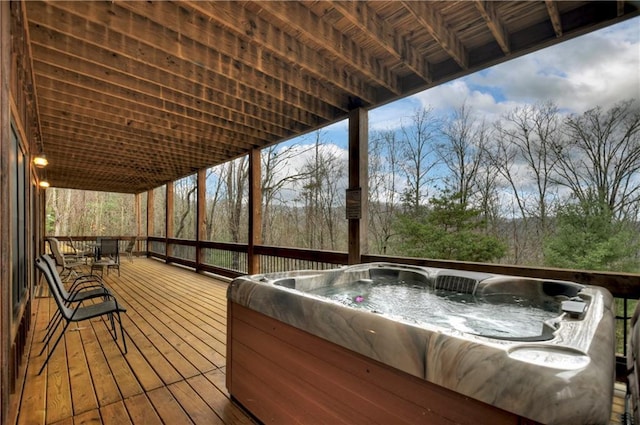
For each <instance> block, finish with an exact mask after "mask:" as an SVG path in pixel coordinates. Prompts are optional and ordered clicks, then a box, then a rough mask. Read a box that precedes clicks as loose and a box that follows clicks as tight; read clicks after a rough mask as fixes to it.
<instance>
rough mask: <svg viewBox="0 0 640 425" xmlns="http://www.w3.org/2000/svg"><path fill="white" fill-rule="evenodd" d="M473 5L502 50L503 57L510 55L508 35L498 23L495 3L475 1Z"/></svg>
mask: <svg viewBox="0 0 640 425" xmlns="http://www.w3.org/2000/svg"><path fill="white" fill-rule="evenodd" d="M475 4H476V8H477V9H478V12H480V15H482V18H483V19H484V21H485V22H486V23H487V27H489V30H491V34H493V37H494V38H495V39H496V42H497V43H498V45H499V46H500V48H501V49H502V52H503V53H504V54H505V55H509V54H511V47H510V43H509V34H507V30H506V29H505V27H504V25H503V23H502V22H501V21H500V17H499V16H498V12H497V11H496V3H495V2H494V1H489V0H476V1H475Z"/></svg>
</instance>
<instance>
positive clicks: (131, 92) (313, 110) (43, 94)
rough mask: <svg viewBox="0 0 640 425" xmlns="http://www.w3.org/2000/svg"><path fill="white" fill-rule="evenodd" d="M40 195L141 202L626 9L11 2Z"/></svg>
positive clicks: (623, 14)
mask: <svg viewBox="0 0 640 425" xmlns="http://www.w3.org/2000/svg"><path fill="white" fill-rule="evenodd" d="M24 5H25V9H26V18H27V22H28V33H29V39H30V47H31V54H32V65H33V72H34V80H35V92H36V97H37V107H38V116H39V125H40V132H41V139H42V144H43V146H44V151H45V153H46V155H47V157H48V159H49V162H50V164H49V166H48V167H47V169H46V173H47V178H48V180H49V181H50V182H51V184H52V186H54V187H64V188H75V189H85V190H100V191H112V192H123V193H139V192H142V191H145V190H149V189H153V188H155V187H158V186H160V185H162V184H164V183H165V182H167V181H171V180H175V179H177V178H180V177H183V176H186V175H189V174H191V173H193V172H195V171H196V170H198V169H200V168H204V167H207V166H212V165H216V164H220V163H223V162H225V161H227V160H229V159H232V158H235V157H238V156H240V155H243V154H245V153H246V152H248V151H249V150H251V149H252V148H259V147H264V146H267V145H270V144H273V143H275V142H278V141H281V140H283V139H287V138H290V137H292V136H295V135H299V134H303V133H305V132H308V131H310V130H313V129H317V128H319V127H322V126H324V125H326V124H328V123H331V122H335V121H337V120H341V119H343V118H346V116H347V114H348V111H349V110H350V109H352V108H354V107H358V106H362V107H365V108H369V107H372V106H377V105H381V104H384V103H388V102H390V101H392V100H395V99H398V98H401V97H404V96H407V95H409V94H412V93H415V92H417V91H420V90H423V89H426V88H429V87H433V86H435V85H438V84H441V83H443V82H446V81H449V80H451V79H454V78H457V77H460V76H463V75H466V74H469V73H471V72H475V71H478V70H480V69H483V68H485V67H487V66H490V65H493V64H496V63H499V62H503V61H506V60H509V59H511V58H514V57H517V56H519V55H522V54H525V53H528V52H531V51H533V50H537V49H540V48H543V47H546V46H549V45H551V44H555V43H558V42H561V41H563V40H566V39H569V38H572V37H575V36H577V35H580V34H584V33H586V32H589V31H592V30H595V29H598V28H602V27H603V26H606V25H610V24H613V23H616V22H619V21H621V20H623V19H627V18H630V17H633V16H637V15H638V8H639V7H640V6H639V4H638V2H633V1H617V2H616V1H603V2H596V1H571V2H564V1H550V0H548V1H399V0H395V1H371V2H343V1H306V2H294V1H281V2H277V1H242V2H240V1H233V2H222V1H216V2H202V1H180V2H168V1H158V2H142V1H130V2H122V1H102V2H97V1H95V2H94V1H72V2H57V1H56V2H53V1H51V2H41V1H27V2H26V3H25V4H24Z"/></svg>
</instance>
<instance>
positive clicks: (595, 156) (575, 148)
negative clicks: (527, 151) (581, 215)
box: [554, 99, 640, 219]
mask: <svg viewBox="0 0 640 425" xmlns="http://www.w3.org/2000/svg"><path fill="white" fill-rule="evenodd" d="M565 126H566V130H565V134H566V138H565V139H564V140H563V141H562V142H561V143H560V142H558V143H556V144H555V145H554V148H555V149H554V152H555V154H556V158H557V161H558V164H559V167H558V173H559V177H558V178H557V179H556V182H557V183H558V184H560V185H563V186H566V187H567V188H569V189H570V190H571V192H572V194H573V195H574V196H575V197H576V198H577V199H578V200H580V201H581V202H585V203H590V202H594V201H595V202H597V203H598V204H599V205H606V206H608V208H609V210H610V211H611V212H612V213H613V214H614V216H615V217H618V218H624V217H625V216H627V215H628V214H629V213H630V212H632V213H636V212H637V210H636V208H637V204H638V202H639V201H640V179H639V178H638V175H639V172H640V105H639V103H638V100H637V99H636V100H632V101H624V102H620V103H618V104H616V105H614V106H613V107H611V108H610V109H609V110H606V111H605V110H603V109H602V108H601V107H596V108H594V109H590V110H588V111H586V112H585V113H583V114H582V115H571V116H569V117H568V118H567V120H566V122H565ZM634 219H635V217H634Z"/></svg>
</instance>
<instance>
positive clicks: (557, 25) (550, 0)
mask: <svg viewBox="0 0 640 425" xmlns="http://www.w3.org/2000/svg"><path fill="white" fill-rule="evenodd" d="M544 3H545V4H546V5H547V12H548V13H549V19H550V20H551V25H553V30H554V31H555V33H556V37H562V19H561V18H560V11H558V4H557V3H556V1H555V0H544Z"/></svg>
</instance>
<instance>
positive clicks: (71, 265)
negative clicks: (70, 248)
mask: <svg viewBox="0 0 640 425" xmlns="http://www.w3.org/2000/svg"><path fill="white" fill-rule="evenodd" d="M47 240H48V241H49V247H50V248H51V253H52V254H53V258H54V259H55V260H56V265H57V266H58V267H61V268H62V270H60V277H61V278H62V279H63V280H68V279H71V278H72V277H78V276H79V275H81V274H83V273H82V272H81V269H82V267H83V266H84V265H86V264H85V262H84V260H81V259H79V258H77V257H73V256H66V255H64V254H63V253H62V248H61V244H60V241H59V240H58V239H57V238H54V237H48V238H47Z"/></svg>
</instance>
